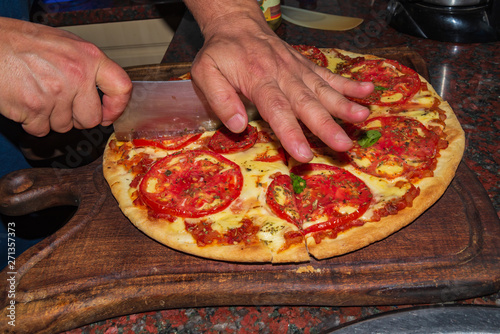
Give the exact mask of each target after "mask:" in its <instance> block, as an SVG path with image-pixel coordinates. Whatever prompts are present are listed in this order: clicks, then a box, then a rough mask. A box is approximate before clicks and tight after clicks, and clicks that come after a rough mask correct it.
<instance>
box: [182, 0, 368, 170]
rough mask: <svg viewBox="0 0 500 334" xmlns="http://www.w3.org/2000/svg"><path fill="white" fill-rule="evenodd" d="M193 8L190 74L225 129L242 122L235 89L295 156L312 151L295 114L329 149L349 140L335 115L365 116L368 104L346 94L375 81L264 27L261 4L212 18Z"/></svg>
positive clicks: (362, 92) (363, 92)
mask: <svg viewBox="0 0 500 334" xmlns="http://www.w3.org/2000/svg"><path fill="white" fill-rule="evenodd" d="M257 8H258V7H257ZM259 10H260V9H259ZM194 14H195V18H197V21H198V23H200V21H201V24H200V27H201V28H202V32H203V34H204V36H205V44H204V46H203V48H202V49H201V50H200V52H199V53H198V55H197V56H196V58H195V60H194V62H193V66H192V70H191V73H192V77H193V80H194V82H195V83H196V85H197V86H199V87H200V88H201V90H202V91H203V93H204V94H205V96H206V98H207V100H208V102H209V103H210V106H211V107H212V108H213V109H214V111H215V112H216V113H217V115H218V116H219V118H220V119H221V120H222V122H223V123H224V124H225V125H226V126H227V127H228V128H229V129H230V130H232V131H233V132H241V131H243V129H245V127H246V124H247V116H246V113H245V108H244V106H243V104H242V103H241V101H240V98H239V97H238V93H242V94H243V95H244V96H246V97H247V98H249V99H250V100H251V101H252V102H253V103H254V104H255V105H256V107H257V109H258V110H259V113H260V114H261V116H262V118H263V119H264V120H266V121H267V122H268V123H269V124H270V125H271V127H272V128H273V130H274V132H275V133H276V135H277V136H278V138H279V139H280V140H281V143H282V145H283V147H284V148H285V149H286V150H287V151H288V153H289V154H290V155H291V156H292V157H294V158H295V159H296V160H298V161H301V162H307V161H310V160H311V159H312V158H313V153H312V152H311V149H310V147H309V144H308V142H307V140H306V138H305V136H304V134H303V132H302V130H301V128H300V125H299V122H298V120H297V119H299V120H301V121H302V122H303V123H304V124H305V125H306V126H307V127H308V128H309V129H310V130H311V131H312V132H313V133H314V134H315V135H316V136H318V137H319V138H320V139H321V140H322V141H323V142H324V143H325V144H327V145H328V146H329V147H331V148H332V149H334V150H337V151H346V150H348V149H349V148H350V147H351V146H352V141H351V140H350V139H349V137H348V136H347V135H346V134H345V132H344V131H343V130H342V128H341V127H340V126H339V125H338V124H337V123H336V122H335V121H334V119H333V118H332V116H335V117H338V118H340V119H343V120H345V121H348V122H353V123H356V122H361V121H363V120H364V119H366V118H367V117H368V115H369V111H368V109H367V108H366V107H363V106H361V105H358V104H356V103H354V102H352V101H350V100H348V99H347V98H346V97H345V96H351V97H365V96H367V95H368V94H370V93H371V92H372V91H373V89H374V87H373V84H371V83H360V82H354V81H351V80H348V79H346V78H343V77H341V76H339V75H335V74H333V73H332V72H331V71H329V70H328V69H325V68H322V67H319V66H317V65H315V64H314V63H313V62H311V61H309V60H307V59H306V58H305V57H303V56H302V55H300V54H299V53H298V52H296V51H295V50H294V49H293V48H292V47H291V46H289V45H288V44H286V43H285V42H284V41H282V40H281V39H280V38H279V37H278V36H277V35H276V34H275V33H274V32H273V31H272V30H271V29H270V28H269V27H268V25H267V23H266V21H265V20H264V19H263V17H262V15H261V13H260V12H259V13H255V12H251V13H249V11H245V13H244V15H240V16H238V15H237V13H235V12H233V13H231V14H230V15H224V16H221V17H216V18H214V17H212V18H211V19H210V20H204V17H201V19H200V15H203V13H202V14H200V13H199V12H197V11H196V10H195V12H194ZM196 14H197V15H196ZM254 14H255V15H254ZM197 16H198V17H197ZM344 95H345V96H344Z"/></svg>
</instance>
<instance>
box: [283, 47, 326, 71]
mask: <svg viewBox="0 0 500 334" xmlns="http://www.w3.org/2000/svg"><path fill="white" fill-rule="evenodd" d="M292 47H293V48H294V49H295V50H297V51H298V52H299V53H300V54H301V55H303V56H305V57H306V58H307V59H309V60H310V61H312V62H313V63H315V64H316V65H318V66H321V67H327V66H328V59H326V56H325V54H324V53H323V52H321V50H320V49H318V48H317V47H315V46H308V45H292Z"/></svg>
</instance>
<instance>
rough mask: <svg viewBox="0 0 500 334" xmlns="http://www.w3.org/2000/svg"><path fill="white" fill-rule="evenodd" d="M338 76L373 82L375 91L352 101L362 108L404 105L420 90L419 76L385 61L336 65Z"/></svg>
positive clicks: (374, 60)
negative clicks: (362, 106) (366, 106)
mask: <svg viewBox="0 0 500 334" xmlns="http://www.w3.org/2000/svg"><path fill="white" fill-rule="evenodd" d="M337 73H338V74H340V75H342V76H344V77H346V78H349V79H352V80H356V81H368V82H373V84H374V85H375V89H374V91H373V92H372V93H371V94H370V95H369V96H367V97H365V98H351V97H350V99H351V100H353V101H355V102H358V103H360V104H364V105H380V106H390V105H396V104H404V103H406V102H407V101H408V100H410V99H411V98H412V97H413V96H414V95H415V94H416V93H417V92H418V91H419V89H420V85H421V82H420V77H419V75H418V74H417V72H415V71H414V70H412V69H411V68H409V67H406V66H404V65H401V64H400V63H398V62H396V61H393V60H388V59H369V60H366V59H363V58H361V59H359V58H356V59H353V60H352V61H346V62H345V63H342V64H339V65H338V66H337Z"/></svg>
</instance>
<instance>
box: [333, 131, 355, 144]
mask: <svg viewBox="0 0 500 334" xmlns="http://www.w3.org/2000/svg"><path fill="white" fill-rule="evenodd" d="M335 140H336V141H338V142H342V143H352V140H351V138H349V137H348V136H347V135H346V134H345V133H343V132H339V133H337V134H336V135H335Z"/></svg>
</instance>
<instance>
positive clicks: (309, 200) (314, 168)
mask: <svg viewBox="0 0 500 334" xmlns="http://www.w3.org/2000/svg"><path fill="white" fill-rule="evenodd" d="M291 172H292V173H294V174H296V175H299V176H301V177H302V178H303V179H304V180H305V181H306V184H307V186H306V187H305V189H304V191H303V192H301V193H300V194H297V195H296V197H297V202H298V203H300V204H299V209H300V215H301V217H302V220H303V222H304V224H306V223H314V224H316V223H322V224H324V227H325V228H327V227H328V226H330V225H331V224H338V223H346V222H349V221H351V220H354V219H356V218H358V217H360V216H362V215H363V214H364V213H365V211H366V210H367V209H368V207H369V205H370V203H371V200H372V197H373V196H372V194H371V191H370V189H369V188H368V186H367V185H366V184H365V183H364V182H363V181H362V180H360V179H359V178H357V177H356V176H354V175H353V174H351V173H349V172H348V171H346V170H343V169H341V168H338V167H335V166H329V165H325V164H314V163H309V164H303V165H298V166H295V167H294V168H292V170H291ZM304 233H306V234H307V233H308V230H307V228H306V229H305V230H304Z"/></svg>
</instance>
